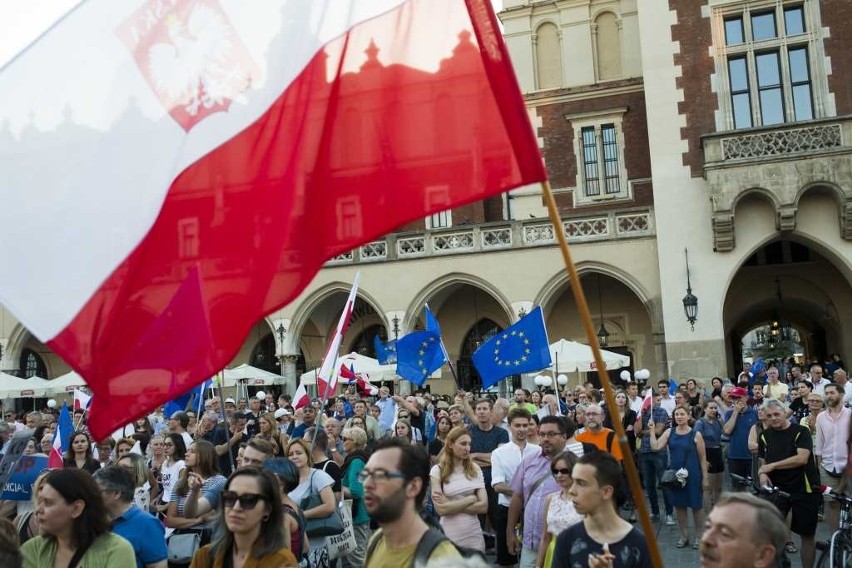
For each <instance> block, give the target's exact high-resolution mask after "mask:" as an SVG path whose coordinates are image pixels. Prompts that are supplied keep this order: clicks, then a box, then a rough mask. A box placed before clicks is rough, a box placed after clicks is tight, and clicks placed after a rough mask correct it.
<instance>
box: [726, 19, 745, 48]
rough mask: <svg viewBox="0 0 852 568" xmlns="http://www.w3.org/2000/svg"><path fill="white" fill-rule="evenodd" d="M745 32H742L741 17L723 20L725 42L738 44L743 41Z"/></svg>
mask: <svg viewBox="0 0 852 568" xmlns="http://www.w3.org/2000/svg"><path fill="white" fill-rule="evenodd" d="M744 36H745V34H744V33H743V19H742V17H737V18H728V19H727V20H725V44H726V45H739V44H741V43H743V41H744Z"/></svg>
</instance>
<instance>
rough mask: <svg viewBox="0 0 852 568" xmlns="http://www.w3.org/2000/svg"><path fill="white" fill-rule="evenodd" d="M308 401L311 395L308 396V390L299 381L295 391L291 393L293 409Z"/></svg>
mask: <svg viewBox="0 0 852 568" xmlns="http://www.w3.org/2000/svg"><path fill="white" fill-rule="evenodd" d="M310 403H311V397H309V396H308V390H307V389H306V388H305V385H304V384H303V383H299V386H298V387H296V392H295V393H293V410H299V409H300V408H302V407H303V406H307V405H309V404H310Z"/></svg>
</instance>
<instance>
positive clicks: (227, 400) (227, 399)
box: [225, 397, 237, 404]
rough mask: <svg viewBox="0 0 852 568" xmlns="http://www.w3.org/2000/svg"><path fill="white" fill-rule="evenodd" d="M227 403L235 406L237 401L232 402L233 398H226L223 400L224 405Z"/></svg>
mask: <svg viewBox="0 0 852 568" xmlns="http://www.w3.org/2000/svg"><path fill="white" fill-rule="evenodd" d="M229 402H230V403H231V404H237V401H235V400H234V399H233V398H231V397H228V398H226V399H225V404H228V403H229Z"/></svg>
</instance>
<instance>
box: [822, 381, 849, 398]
mask: <svg viewBox="0 0 852 568" xmlns="http://www.w3.org/2000/svg"><path fill="white" fill-rule="evenodd" d="M829 387H832V388H834V389H837V392H838V393H843V392H845V389H844V388H843V387H842V386H840V385H839V384H837V383H828V384H827V385H825V388H826V389H827V388H829ZM823 392H825V389H823ZM841 402H842V401H841Z"/></svg>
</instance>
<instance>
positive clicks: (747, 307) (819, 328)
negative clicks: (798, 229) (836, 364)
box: [720, 238, 852, 376]
mask: <svg viewBox="0 0 852 568" xmlns="http://www.w3.org/2000/svg"><path fill="white" fill-rule="evenodd" d="M851 305H852V287H850V285H849V281H848V280H847V279H846V278H845V277H844V276H843V274H842V272H841V270H840V269H839V268H838V266H837V265H836V264H835V261H833V260H832V259H830V258H828V257H827V256H825V255H823V254H822V253H821V252H820V251H819V250H818V249H817V248H816V247H815V246H814V245H813V244H812V243H809V242H807V241H804V240H802V239H799V238H783V239H775V240H772V241H770V242H768V243H766V244H764V245H763V246H761V247H759V248H758V249H757V250H755V252H754V253H752V254H751V255H750V256H749V257H748V258H747V259H746V260H745V261H744V262H743V264H742V266H740V268H739V269H738V270H737V272H736V273H735V274H734V276H733V278H732V279H731V283H730V285H729V286H728V291H727V294H726V297H725V304H724V308H723V317H724V324H725V337H726V348H727V355H728V361H727V365H726V367H727V373H728V375H729V376H735V374H736V373H738V372H740V370H741V369H742V364H743V361H744V360H746V359H749V358H755V357H756V356H760V357H761V358H763V359H764V360H779V359H783V358H786V357H790V356H793V357H795V358H796V360H797V361H798V362H811V361H818V362H822V361H825V360H826V359H827V358H828V357H829V355H830V354H831V353H840V354H841V355H843V354H844V353H848V352H849V349H850V338H849V336H850V334H849V332H848V330H846V329H845V325H844V322H846V321H849V317H850V312H852V308H850V306H851ZM773 328H774V329H775V330H777V335H773ZM785 328H786V329H787V330H789V331H787V332H785V331H784V329H785ZM785 333H787V334H789V340H786V338H784V337H783V336H784V334H785ZM720 366H721V365H720ZM721 370H722V369H720V371H721Z"/></svg>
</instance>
